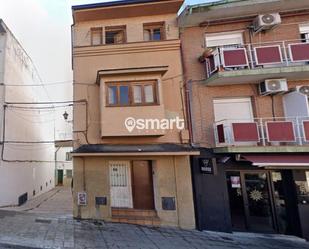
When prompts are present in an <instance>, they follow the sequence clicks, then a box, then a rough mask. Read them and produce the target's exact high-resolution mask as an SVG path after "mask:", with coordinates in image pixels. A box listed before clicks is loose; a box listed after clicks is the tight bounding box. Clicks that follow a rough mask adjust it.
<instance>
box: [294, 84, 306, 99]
mask: <svg viewBox="0 0 309 249" xmlns="http://www.w3.org/2000/svg"><path fill="white" fill-rule="evenodd" d="M295 91H296V92H300V93H302V94H304V95H306V96H308V97H309V85H308V86H297V87H296V88H295Z"/></svg>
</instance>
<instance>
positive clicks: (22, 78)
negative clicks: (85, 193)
mask: <svg viewBox="0 0 309 249" xmlns="http://www.w3.org/2000/svg"><path fill="white" fill-rule="evenodd" d="M1 44H2V49H1ZM0 50H2V53H0V83H1V68H3V67H4V73H3V75H2V76H3V82H4V87H2V89H0V117H1V119H2V118H3V116H4V110H3V104H4V100H5V102H40V101H49V99H48V96H47V94H46V92H45V90H44V88H43V87H42V86H38V87H33V86H26V85H33V84H39V83H40V78H39V75H38V73H37V71H36V70H35V68H34V66H33V63H32V61H31V59H30V57H29V56H28V55H27V54H26V52H25V51H24V50H23V48H22V47H21V45H20V44H19V43H18V42H17V40H16V39H15V38H14V36H13V34H12V33H11V32H10V31H9V30H8V29H7V33H6V35H2V36H1V35H0ZM1 57H2V58H1ZM1 62H2V63H1ZM10 85H20V86H10ZM23 106H24V105H23ZM23 106H20V105H19V107H23ZM36 106H37V105H33V106H32V108H33V107H36ZM5 116H6V118H5V144H4V149H3V157H1V160H0V164H1V165H0V206H7V205H15V204H17V203H18V197H19V196H20V195H22V194H24V193H26V192H27V193H28V198H29V199H31V198H33V191H35V192H36V195H35V196H37V195H39V194H42V193H44V192H46V191H48V190H50V189H52V188H53V187H54V184H55V179H54V178H55V163H54V144H53V143H45V144H41V142H42V141H45V142H47V141H53V140H54V111H53V110H52V109H48V110H40V111H39V110H33V109H28V108H27V109H25V108H23V109H19V108H15V107H14V108H12V107H10V106H9V107H7V108H6V110H5ZM2 120H3V119H2ZM2 120H0V121H2ZM2 123H3V122H1V124H2ZM3 130H4V129H3V127H2V125H0V139H1V140H2V134H3ZM29 142H34V143H29ZM1 149H2V148H1ZM16 160H17V161H16Z"/></svg>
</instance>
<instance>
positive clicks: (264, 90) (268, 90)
mask: <svg viewBox="0 0 309 249" xmlns="http://www.w3.org/2000/svg"><path fill="white" fill-rule="evenodd" d="M259 90H260V95H262V96H266V95H272V94H280V93H284V92H287V91H288V83H287V80H286V79H270V80H265V81H264V82H262V83H260V85H259Z"/></svg>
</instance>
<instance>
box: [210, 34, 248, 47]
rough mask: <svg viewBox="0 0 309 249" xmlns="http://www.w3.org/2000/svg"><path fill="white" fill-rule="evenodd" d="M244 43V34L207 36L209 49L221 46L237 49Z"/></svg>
mask: <svg viewBox="0 0 309 249" xmlns="http://www.w3.org/2000/svg"><path fill="white" fill-rule="evenodd" d="M243 43H244V41H243V32H231V33H216V34H206V46H207V47H208V48H210V47H221V46H233V47H235V46H239V45H242V44H243Z"/></svg>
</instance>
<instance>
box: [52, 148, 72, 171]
mask: <svg viewBox="0 0 309 249" xmlns="http://www.w3.org/2000/svg"><path fill="white" fill-rule="evenodd" d="M56 150H57V148H56ZM72 151H73V148H72V147H61V148H59V149H58V150H57V152H56V153H57V155H56V156H57V162H56V168H57V169H63V170H67V169H73V161H72V160H71V161H67V160H66V153H67V152H72Z"/></svg>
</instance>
